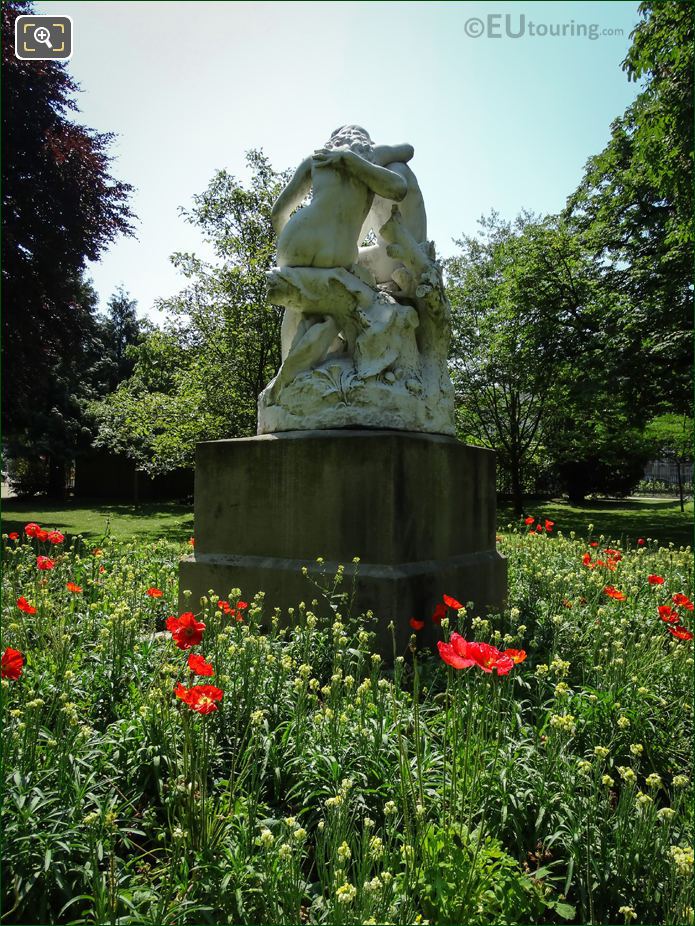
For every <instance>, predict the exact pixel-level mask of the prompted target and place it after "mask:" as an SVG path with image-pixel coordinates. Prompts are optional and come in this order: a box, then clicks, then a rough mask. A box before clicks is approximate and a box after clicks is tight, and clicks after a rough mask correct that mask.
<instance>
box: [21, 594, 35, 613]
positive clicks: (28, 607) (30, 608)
mask: <svg viewBox="0 0 695 926" xmlns="http://www.w3.org/2000/svg"><path fill="white" fill-rule="evenodd" d="M17 607H18V608H19V610H20V611H24V613H25V614H36V608H35V607H34V605H33V604H29V602H28V601H27V600H26V598H25V597H24V595H22V596H21V597H20V598H18V599H17Z"/></svg>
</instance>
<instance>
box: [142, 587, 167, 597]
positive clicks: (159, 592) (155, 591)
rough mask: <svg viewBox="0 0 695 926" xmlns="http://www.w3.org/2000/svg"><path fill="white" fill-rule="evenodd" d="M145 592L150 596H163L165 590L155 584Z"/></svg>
mask: <svg viewBox="0 0 695 926" xmlns="http://www.w3.org/2000/svg"><path fill="white" fill-rule="evenodd" d="M145 594H146V595H149V596H150V598H161V597H162V595H163V594H164V592H163V591H162V590H161V589H159V588H155V587H154V586H152V587H151V588H148V589H147V591H146V592H145Z"/></svg>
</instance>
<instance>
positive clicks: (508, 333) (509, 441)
mask: <svg viewBox="0 0 695 926" xmlns="http://www.w3.org/2000/svg"><path fill="white" fill-rule="evenodd" d="M457 244H458V245H459V246H460V247H461V249H462V253H461V254H460V255H459V256H457V257H455V258H453V259H452V260H450V261H449V262H448V264H447V278H448V287H447V288H448V293H449V298H450V300H451V304H452V312H453V338H452V378H453V381H454V385H455V388H456V390H457V404H458V417H459V425H460V428H461V433H462V436H463V437H464V439H465V438H471V437H472V438H473V439H474V440H476V441H477V442H480V443H482V444H483V445H484V446H488V447H492V448H494V449H495V450H496V451H497V454H498V460H499V463H500V466H501V468H502V470H503V472H504V473H506V475H507V476H508V479H509V483H510V488H511V495H512V500H513V503H514V508H515V511H516V512H517V514H520V513H521V511H522V507H523V493H524V484H525V482H526V480H527V477H528V475H529V471H530V469H531V467H532V465H533V463H532V461H534V459H537V457H538V454H539V453H540V451H541V448H542V446H543V441H544V438H545V434H544V427H543V422H544V421H545V420H546V419H547V417H548V414H549V410H548V407H549V403H550V402H551V401H552V397H553V389H554V384H555V381H556V378H557V370H558V366H559V365H560V364H561V363H563V362H564V359H565V358H566V356H567V355H568V353H571V352H572V351H573V348H572V344H573V341H574V340H575V339H576V336H577V327H578V325H580V324H581V323H582V322H581V317H580V316H581V309H582V306H583V304H584V301H585V290H586V288H587V285H588V283H587V280H586V274H583V272H582V270H583V268H581V267H580V264H581V255H580V254H579V253H578V252H577V244H576V241H575V240H574V239H573V238H572V236H571V235H569V234H568V232H567V229H566V228H565V227H564V226H563V225H562V224H561V223H558V222H557V221H555V220H554V219H552V218H547V219H544V220H540V219H538V218H534V217H533V216H531V215H529V214H526V213H525V214H522V215H520V216H519V217H518V218H517V219H516V221H515V222H514V223H513V224H512V223H509V222H505V221H503V220H501V219H500V218H499V216H498V215H496V214H495V213H493V214H492V215H491V216H490V217H489V218H486V219H483V220H481V236H480V237H479V238H471V237H466V238H463V239H461V240H460V241H458V242H457Z"/></svg>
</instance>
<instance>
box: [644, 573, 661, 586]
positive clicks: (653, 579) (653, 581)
mask: <svg viewBox="0 0 695 926" xmlns="http://www.w3.org/2000/svg"><path fill="white" fill-rule="evenodd" d="M647 582H649V584H650V585H663V584H664V580H663V578H662V577H661V576H657V575H651V576H647Z"/></svg>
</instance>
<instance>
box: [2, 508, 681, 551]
mask: <svg viewBox="0 0 695 926" xmlns="http://www.w3.org/2000/svg"><path fill="white" fill-rule="evenodd" d="M526 511H527V512H528V513H529V514H534V515H537V516H539V517H542V518H550V519H551V520H553V521H555V524H556V530H561V531H563V532H564V533H565V534H569V532H570V531H576V532H577V534H578V535H579V536H582V535H585V534H586V533H587V530H588V525H589V524H593V525H594V533H595V534H604V535H605V536H606V537H610V538H612V539H614V540H620V539H622V540H630V541H632V542H633V543H634V541H635V540H637V538H638V537H644V538H645V539H646V538H647V537H652V538H655V539H657V540H659V541H660V542H661V543H663V544H667V543H669V542H673V543H675V544H677V545H678V546H681V545H682V546H687V545H692V542H693V503H692V501H690V502H687V503H686V506H685V512H684V513H682V512H681V510H680V505H679V503H678V500H677V499H675V498H630V499H615V500H604V501H589V502H587V503H586V505H582V506H581V507H575V506H572V505H569V504H567V502H564V501H562V500H559V499H553V500H551V501H548V500H538V499H528V500H527V502H526ZM513 520H514V517H513V515H512V510H511V507H510V506H506V505H500V506H499V509H498V524H499V527H500V530H502V531H504V530H505V529H506V527H507V524H508V523H510V522H512V521H513ZM28 521H37V522H38V523H39V524H41V525H42V526H46V527H56V528H60V529H61V530H63V531H65V532H66V533H67V534H68V535H71V534H84V535H85V536H86V537H90V538H91V539H97V538H99V537H101V536H103V534H104V533H105V532H106V530H107V529H108V530H109V532H110V533H111V535H112V536H114V537H121V538H127V537H134V536H138V537H145V538H151V539H155V538H157V537H163V538H166V539H168V540H187V539H188V538H189V537H190V536H191V534H192V533H193V509H192V507H190V506H187V505H182V504H179V503H176V502H143V503H141V504H137V505H134V504H127V503H122V502H112V503H109V502H103V501H98V502H95V501H91V502H90V501H89V500H85V499H79V500H68V501H65V502H56V503H50V502H48V501H46V500H45V499H28V500H20V499H15V498H12V499H6V500H4V501H3V512H2V530H3V532H9V531H21V529H22V528H23V526H24V525H25V524H26V523H27V522H28Z"/></svg>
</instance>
